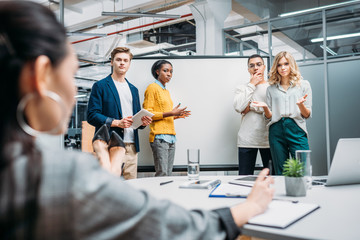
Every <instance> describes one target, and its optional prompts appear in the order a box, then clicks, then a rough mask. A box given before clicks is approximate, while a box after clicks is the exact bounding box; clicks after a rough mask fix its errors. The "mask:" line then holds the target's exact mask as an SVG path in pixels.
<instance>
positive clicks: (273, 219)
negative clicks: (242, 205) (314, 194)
mask: <svg viewBox="0 0 360 240" xmlns="http://www.w3.org/2000/svg"><path fill="white" fill-rule="evenodd" d="M318 208H320V206H319V205H317V204H314V203H293V202H291V200H290V201H289V200H287V199H284V200H273V201H272V202H271V203H270V204H269V207H268V209H267V210H266V211H265V212H264V213H263V214H260V215H257V216H255V217H253V218H251V219H250V220H249V221H248V223H249V224H254V225H260V226H267V227H274V228H286V227H288V226H290V225H291V224H293V223H295V222H296V221H298V220H300V219H302V218H303V217H305V216H306V215H308V214H310V213H312V212H313V211H315V210H316V209H318Z"/></svg>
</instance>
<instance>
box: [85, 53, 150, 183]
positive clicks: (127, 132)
mask: <svg viewBox="0 0 360 240" xmlns="http://www.w3.org/2000/svg"><path fill="white" fill-rule="evenodd" d="M132 57H133V55H132V54H131V52H130V49H128V48H126V47H117V48H115V49H114V50H113V51H112V52H111V67H112V74H110V75H108V76H107V77H106V78H104V79H102V80H100V81H98V82H96V83H95V84H94V85H93V87H92V90H91V95H90V99H89V104H88V114H87V118H88V119H87V120H88V122H89V123H90V124H91V125H93V126H95V128H96V129H95V132H97V130H98V129H99V128H100V127H101V126H102V125H104V124H106V126H107V127H108V128H109V129H110V132H111V131H115V132H116V133H117V134H118V135H120V137H122V138H123V140H124V142H125V149H126V153H125V159H115V160H113V159H112V160H111V161H116V162H111V165H112V166H121V165H122V163H123V164H124V168H123V169H122V172H123V176H124V178H125V179H133V178H136V177H137V153H138V152H139V151H140V147H139V137H138V132H137V129H133V128H130V126H131V125H132V116H133V115H134V114H136V113H137V112H138V111H140V110H141V106H140V98H139V91H138V89H137V88H136V87H135V86H134V85H132V84H131V83H130V82H129V81H128V80H127V79H126V78H125V75H126V73H127V71H128V70H129V67H130V62H131V59H132ZM141 120H142V122H143V124H142V126H141V127H139V128H140V129H143V128H144V127H145V126H147V125H149V124H150V123H151V121H152V120H151V118H150V117H147V116H145V117H143V118H142V119H141ZM113 169H115V170H114V171H115V172H114V173H115V174H117V172H116V171H117V170H116V169H117V168H115V167H114V168H113ZM120 172H121V171H119V174H120Z"/></svg>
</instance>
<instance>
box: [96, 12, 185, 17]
mask: <svg viewBox="0 0 360 240" xmlns="http://www.w3.org/2000/svg"><path fill="white" fill-rule="evenodd" d="M101 15H102V16H125V17H157V18H180V17H181V16H180V15H173V14H156V13H128V12H102V13H101Z"/></svg>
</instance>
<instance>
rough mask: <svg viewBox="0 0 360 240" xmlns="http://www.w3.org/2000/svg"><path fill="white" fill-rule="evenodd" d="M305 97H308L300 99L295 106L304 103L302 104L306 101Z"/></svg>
mask: <svg viewBox="0 0 360 240" xmlns="http://www.w3.org/2000/svg"><path fill="white" fill-rule="evenodd" d="M307 96H308V95H307V94H305V96H303V97H301V98H300V99H299V100H298V101H297V102H296V104H297V105H300V104H302V103H304V102H305V101H306V97H307Z"/></svg>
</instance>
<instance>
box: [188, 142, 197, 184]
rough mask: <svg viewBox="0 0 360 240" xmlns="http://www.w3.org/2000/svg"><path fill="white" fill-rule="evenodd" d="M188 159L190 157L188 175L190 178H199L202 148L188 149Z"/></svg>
mask: <svg viewBox="0 0 360 240" xmlns="http://www.w3.org/2000/svg"><path fill="white" fill-rule="evenodd" d="M187 159H188V170H187V175H188V178H189V180H199V172H200V166H199V164H200V149H188V150H187Z"/></svg>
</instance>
